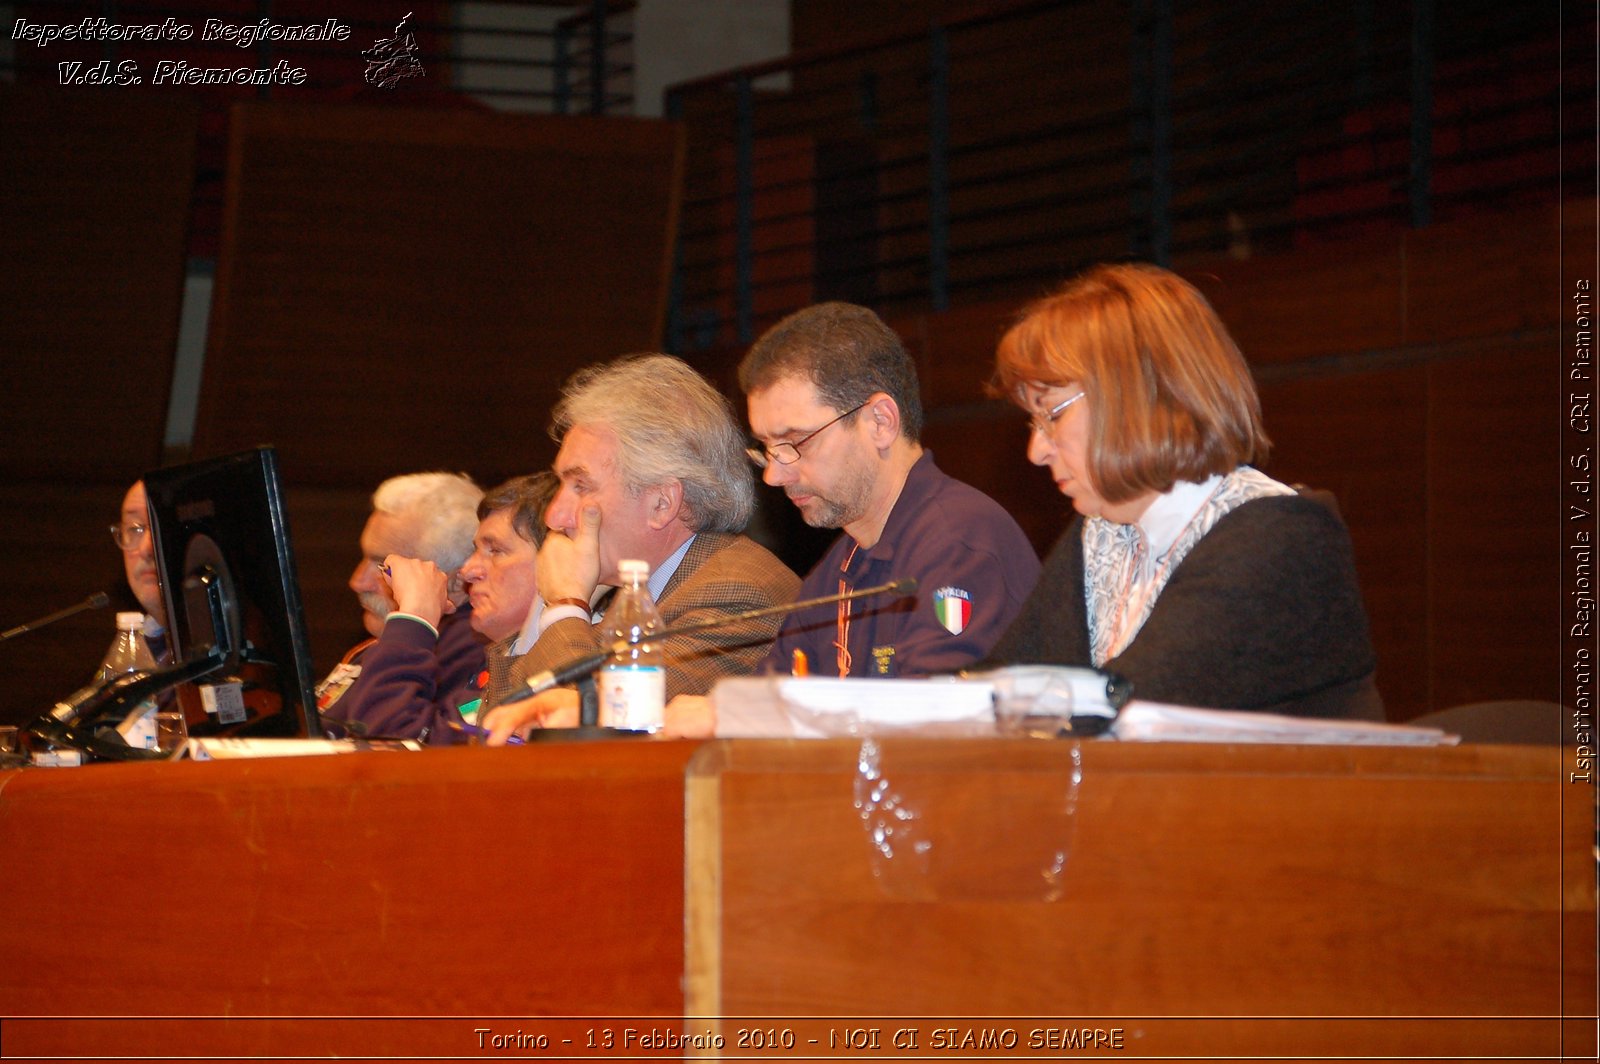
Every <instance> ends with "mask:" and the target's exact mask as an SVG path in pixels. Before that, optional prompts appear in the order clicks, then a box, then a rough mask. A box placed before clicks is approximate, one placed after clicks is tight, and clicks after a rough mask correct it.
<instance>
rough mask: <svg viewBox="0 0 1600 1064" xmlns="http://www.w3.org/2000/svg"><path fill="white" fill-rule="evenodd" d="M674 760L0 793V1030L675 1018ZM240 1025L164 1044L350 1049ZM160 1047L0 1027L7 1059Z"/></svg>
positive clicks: (412, 760)
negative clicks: (77, 1018) (81, 1019)
mask: <svg viewBox="0 0 1600 1064" xmlns="http://www.w3.org/2000/svg"><path fill="white" fill-rule="evenodd" d="M694 749H695V745H694V744H692V743H596V744H576V743H552V744H548V745H535V746H528V747H523V748H507V749H503V750H485V749H477V748H459V749H445V750H429V751H426V752H425V753H422V754H400V753H384V754H366V755H341V756H332V757H308V758H284V759H273V760H257V761H231V762H221V761H218V762H207V763H194V762H186V763H178V764H155V765H151V764H139V765H132V764H130V765H95V766H90V767H87V768H82V769H56V770H43V769H40V770H29V771H25V772H20V773H16V772H13V773H8V774H4V775H0V853H3V854H5V863H6V867H5V870H4V872H3V873H0V911H3V912H5V913H6V914H8V919H7V920H5V921H4V924H3V927H0V958H3V960H0V1015H6V1016H18V1015H47V1016H55V1015H63V1014H66V1015H101V1016H108V1015H109V1016H139V1015H157V1016H257V1017H274V1016H281V1017H295V1016H324V1015H338V1016H460V1017H474V1016H528V1015H540V1014H545V1015H595V1014H599V1015H605V1014H611V1013H622V1012H632V1013H634V1014H644V1015H651V1014H654V1015H664V1016H677V1015H679V1014H681V1013H682V1012H683V992H682V989H681V974H682V970H683V887H682V883H683V829H682V824H683V772H684V766H685V763H686V762H687V761H688V759H689V756H690V755H691V754H692V753H693V751H694ZM239 1026H240V1027H241V1028H242V1030H237V1031H227V1030H223V1029H221V1028H220V1027H218V1026H217V1025H201V1029H198V1030H192V1031H188V1030H186V1031H183V1032H182V1039H183V1040H182V1041H181V1043H178V1045H181V1046H182V1051H183V1052H184V1053H190V1052H195V1051H197V1047H198V1049H199V1050H201V1051H210V1052H216V1053H229V1052H245V1053H262V1052H264V1053H272V1054H290V1053H325V1052H329V1051H330V1050H335V1049H336V1050H338V1051H340V1052H343V1053H353V1052H356V1051H357V1047H355V1046H351V1045H350V1044H348V1043H347V1042H340V1041H339V1040H338V1037H337V1036H338V1035H340V1034H341V1033H342V1032H338V1031H336V1030H335V1029H334V1028H332V1027H331V1026H330V1025H328V1024H320V1025H309V1026H307V1025H301V1026H296V1025H294V1024H277V1025H272V1024H254V1025H250V1024H243V1025H239ZM473 1026H474V1024H473V1023H472V1022H470V1021H469V1020H463V1021H461V1022H457V1023H453V1024H449V1025H446V1026H445V1027H444V1028H443V1029H440V1030H436V1031H423V1032H418V1031H413V1030H407V1029H404V1028H399V1027H390V1026H384V1025H378V1026H376V1027H374V1028H373V1031H372V1035H371V1038H369V1039H368V1040H366V1041H364V1042H362V1043H361V1044H360V1046H359V1051H360V1052H365V1053H378V1054H383V1053H402V1052H405V1053H409V1052H429V1051H446V1052H464V1051H465V1050H466V1048H467V1046H468V1045H469V1039H470V1032H471V1029H472V1028H473ZM180 1030H181V1029H180V1028H178V1027H174V1026H172V1025H166V1026H155V1027H148V1026H144V1027H136V1029H130V1027H129V1026H128V1025H118V1024H112V1023H96V1024H76V1025H70V1026H64V1025H60V1024H55V1025H50V1024H39V1025H33V1026H32V1027H29V1026H23V1025H18V1024H15V1023H8V1024H7V1025H6V1027H5V1030H4V1032H3V1038H4V1049H5V1052H6V1053H7V1055H15V1054H17V1053H19V1052H23V1051H27V1052H37V1053H46V1052H49V1053H62V1052H64V1053H68V1054H70V1055H83V1054H93V1053H99V1052H115V1053H119V1054H126V1053H129V1052H138V1047H139V1046H141V1045H143V1046H146V1047H147V1048H148V1049H149V1051H151V1052H154V1053H157V1054H159V1055H170V1054H173V1053H175V1052H177V1051H178V1050H177V1045H175V1044H174V1043H173V1042H172V1041H170V1039H171V1038H173V1037H176V1036H177V1035H176V1034H175V1033H174V1032H178V1031H180ZM141 1038H147V1039H149V1041H148V1042H142V1041H141ZM164 1040H165V1044H162V1043H163V1041H164Z"/></svg>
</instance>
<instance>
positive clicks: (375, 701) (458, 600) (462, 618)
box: [317, 473, 486, 742]
mask: <svg viewBox="0 0 1600 1064" xmlns="http://www.w3.org/2000/svg"><path fill="white" fill-rule="evenodd" d="M482 499H483V491H482V489H480V488H479V487H478V486H477V485H476V484H474V483H473V482H472V480H471V478H470V477H468V476H466V475H465V474H461V473H412V474H409V475H407V476H400V477H392V478H390V479H389V480H386V481H384V482H383V483H382V484H380V485H379V486H378V490H377V491H376V492H374V493H373V495H372V514H371V516H369V517H368V518H367V524H366V527H365V528H364V529H363V530H362V532H361V561H360V562H358V563H357V564H356V567H355V571H354V572H352V573H351V574H350V590H352V591H354V592H355V593H356V597H357V598H358V599H359V600H360V602H361V614H362V623H363V624H364V625H365V626H366V629H367V631H368V632H369V633H370V634H371V635H372V636H373V638H372V639H371V640H368V641H367V642H365V643H362V644H360V645H358V646H356V647H354V648H352V649H351V651H350V652H349V653H347V654H346V655H345V660H344V661H343V662H341V663H340V664H339V666H338V668H336V669H334V670H333V672H332V673H330V674H329V676H328V678H327V679H326V680H324V681H323V682H322V683H321V684H320V685H318V687H317V708H318V710H319V711H321V712H322V713H323V715H324V718H325V719H327V720H329V721H330V722H333V723H338V722H341V721H342V722H344V723H345V725H346V726H347V727H349V729H350V730H351V731H359V732H360V733H362V734H367V735H382V736H385V737H389V738H424V739H426V738H432V739H434V740H435V741H443V742H448V741H450V736H449V735H448V734H446V729H445V728H444V727H443V725H444V724H445V723H446V722H447V721H455V722H459V720H460V715H459V713H458V712H457V706H459V705H460V704H461V702H463V701H466V700H467V699H468V698H470V697H471V696H470V695H466V694H465V692H467V691H468V690H470V689H471V687H472V686H473V685H474V684H475V682H476V681H477V677H478V675H479V673H481V672H482V671H483V667H484V646H485V643H486V640H484V639H483V638H482V637H481V636H480V635H479V634H478V633H476V632H475V631H474V630H473V627H472V606H471V603H469V602H468V601H467V593H466V589H465V587H464V585H463V583H462V580H461V577H460V575H459V573H460V569H461V566H462V564H463V563H464V562H465V561H466V560H467V558H468V556H469V555H471V554H472V550H473V543H472V537H473V534H474V533H475V532H476V531H477V529H478V504H479V502H480V501H482ZM352 725H353V727H352Z"/></svg>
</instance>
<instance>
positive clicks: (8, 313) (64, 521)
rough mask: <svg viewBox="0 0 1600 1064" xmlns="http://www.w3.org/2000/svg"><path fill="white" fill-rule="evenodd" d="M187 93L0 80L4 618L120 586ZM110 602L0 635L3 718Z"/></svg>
mask: <svg viewBox="0 0 1600 1064" xmlns="http://www.w3.org/2000/svg"><path fill="white" fill-rule="evenodd" d="M196 114H197V112H196V108H195V106H194V104H193V103H192V102H191V101H189V100H188V99H186V98H185V97H183V96H180V95H169V94H162V93H156V94H148V93H132V92H124V91H120V90H116V89H91V88H84V89H80V90H77V91H75V92H71V93H67V92H53V91H51V90H49V89H46V88H43V87H17V86H0V189H3V190H4V195H5V205H4V217H3V220H0V292H3V293H4V294H3V296H0V395H3V396H4V413H0V630H3V629H9V628H12V627H14V626H16V625H19V624H23V623H25V622H27V621H30V620H33V619H35V618H37V617H40V616H42V615H44V614H47V613H50V612H52V611H54V610H56V609H58V608H61V607H63V606H66V605H69V604H71V603H73V602H75V601H79V600H82V599H83V598H84V597H86V596H87V595H89V594H90V593H91V592H95V591H101V590H105V591H113V590H116V591H120V592H121V595H122V597H121V599H120V600H119V601H118V602H117V604H120V605H122V606H124V608H137V607H136V604H135V603H134V601H133V596H132V594H131V593H129V592H128V591H127V589H126V586H125V585H124V584H123V578H122V561H121V553H120V552H119V551H118V550H117V548H116V547H115V546H114V545H113V544H112V542H111V537H110V536H109V535H107V533H106V526H107V525H109V524H110V523H111V522H112V521H113V520H115V519H116V517H117V510H118V507H119V506H120V505H121V502H122V495H123V492H125V491H126V490H127V488H128V485H129V484H130V483H131V482H132V481H133V480H134V479H136V478H137V477H138V476H139V474H140V473H141V472H143V471H144V470H146V469H148V468H151V467H153V466H155V465H157V464H158V463H159V461H160V459H161V444H162V435H163V432H164V429H165V425H166V416H167V396H168V393H169V392H170V391H171V384H172V354H173V349H174V347H175V344H176V340H177V333H178V310H179V305H180V303H181V301H182V297H183V269H184V267H183V240H184V231H185V219H186V218H187V216H188V210H189V193H190V188H191V184H192V181H193V174H194V142H195V129H196V124H197V118H196ZM112 631H113V624H112V620H111V618H110V617H109V616H108V615H107V613H106V612H100V613H92V614H83V615H79V616H78V617H77V618H74V619H72V620H69V621H65V622H62V623H61V624H59V625H56V626H55V627H53V628H50V629H47V630H42V631H40V632H37V633H32V634H29V635H25V636H22V637H20V638H18V639H15V640H11V641H8V642H6V643H4V644H0V721H8V722H9V721H12V720H16V719H20V718H22V717H24V716H31V715H32V714H34V713H37V712H39V711H40V710H42V709H44V708H45V707H46V706H48V705H50V704H51V703H53V702H54V701H55V700H56V699H57V698H60V697H61V696H62V695H64V694H66V693H67V692H69V691H71V690H72V689H74V688H75V687H77V686H78V685H80V684H82V683H83V682H84V681H85V680H87V679H88V677H89V674H90V673H91V672H92V671H93V670H94V667H95V665H96V664H97V663H98V662H99V660H100V657H101V655H102V654H104V652H105V649H106V646H107V645H108V644H109V643H110V642H111V635H112Z"/></svg>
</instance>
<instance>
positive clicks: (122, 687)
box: [27, 649, 228, 749]
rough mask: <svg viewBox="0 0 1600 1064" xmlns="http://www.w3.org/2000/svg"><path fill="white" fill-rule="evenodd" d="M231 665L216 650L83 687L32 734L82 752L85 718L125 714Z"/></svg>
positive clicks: (34, 724)
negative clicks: (148, 699) (131, 708)
mask: <svg viewBox="0 0 1600 1064" xmlns="http://www.w3.org/2000/svg"><path fill="white" fill-rule="evenodd" d="M227 663H228V659H227V656H226V655H225V654H223V653H221V652H220V651H218V650H215V649H213V650H211V651H210V652H208V653H206V654H203V655H201V656H200V657H197V658H193V659H191V660H189V661H185V662H181V663H179V664H177V665H165V666H162V667H160V668H157V669H154V670H151V671H143V672H130V673H126V674H124V675H121V676H115V677H113V678H111V679H110V680H107V681H105V682H103V683H92V684H90V685H89V686H87V687H80V688H79V689H78V690H76V691H74V692H73V693H72V694H70V695H68V696H67V697H66V698H64V699H62V700H61V701H60V702H57V703H56V704H55V705H54V706H53V707H52V708H50V709H47V710H45V711H44V712H43V713H41V714H39V715H38V716H37V717H35V718H34V719H33V720H32V721H31V722H29V724H28V728H27V730H28V734H30V735H32V736H34V737H36V738H39V739H43V740H45V741H46V742H51V743H57V744H60V745H64V746H73V747H78V748H80V749H82V748H84V747H85V743H87V742H88V739H87V738H85V737H84V736H83V735H82V734H81V732H80V730H79V729H80V722H81V721H83V720H84V719H85V718H90V719H95V718H99V717H103V716H104V715H105V714H106V713H107V712H110V711H116V712H124V711H126V709H127V707H128V706H130V705H132V704H133V703H135V702H139V701H141V700H143V699H145V698H149V697H152V696H154V695H158V694H160V693H161V692H162V691H164V690H166V689H167V688H169V687H176V686H177V685H178V684H180V683H186V682H188V681H191V680H197V679H199V678H201V677H202V676H206V675H208V674H210V673H213V672H216V671H217V670H219V669H221V668H222V667H223V666H225V665H226V664H227Z"/></svg>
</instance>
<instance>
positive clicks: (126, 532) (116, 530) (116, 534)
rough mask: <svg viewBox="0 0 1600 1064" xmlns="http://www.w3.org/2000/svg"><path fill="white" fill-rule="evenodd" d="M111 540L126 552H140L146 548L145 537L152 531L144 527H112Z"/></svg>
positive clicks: (135, 525)
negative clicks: (141, 548) (142, 548)
mask: <svg viewBox="0 0 1600 1064" xmlns="http://www.w3.org/2000/svg"><path fill="white" fill-rule="evenodd" d="M110 527H111V538H112V539H113V540H115V541H116V544H117V546H119V547H121V548H122V549H123V550H125V551H134V550H138V549H139V548H140V547H142V546H144V537H146V536H148V535H149V534H150V529H149V528H148V527H146V526H144V525H138V524H134V525H112V526H110Z"/></svg>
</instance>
